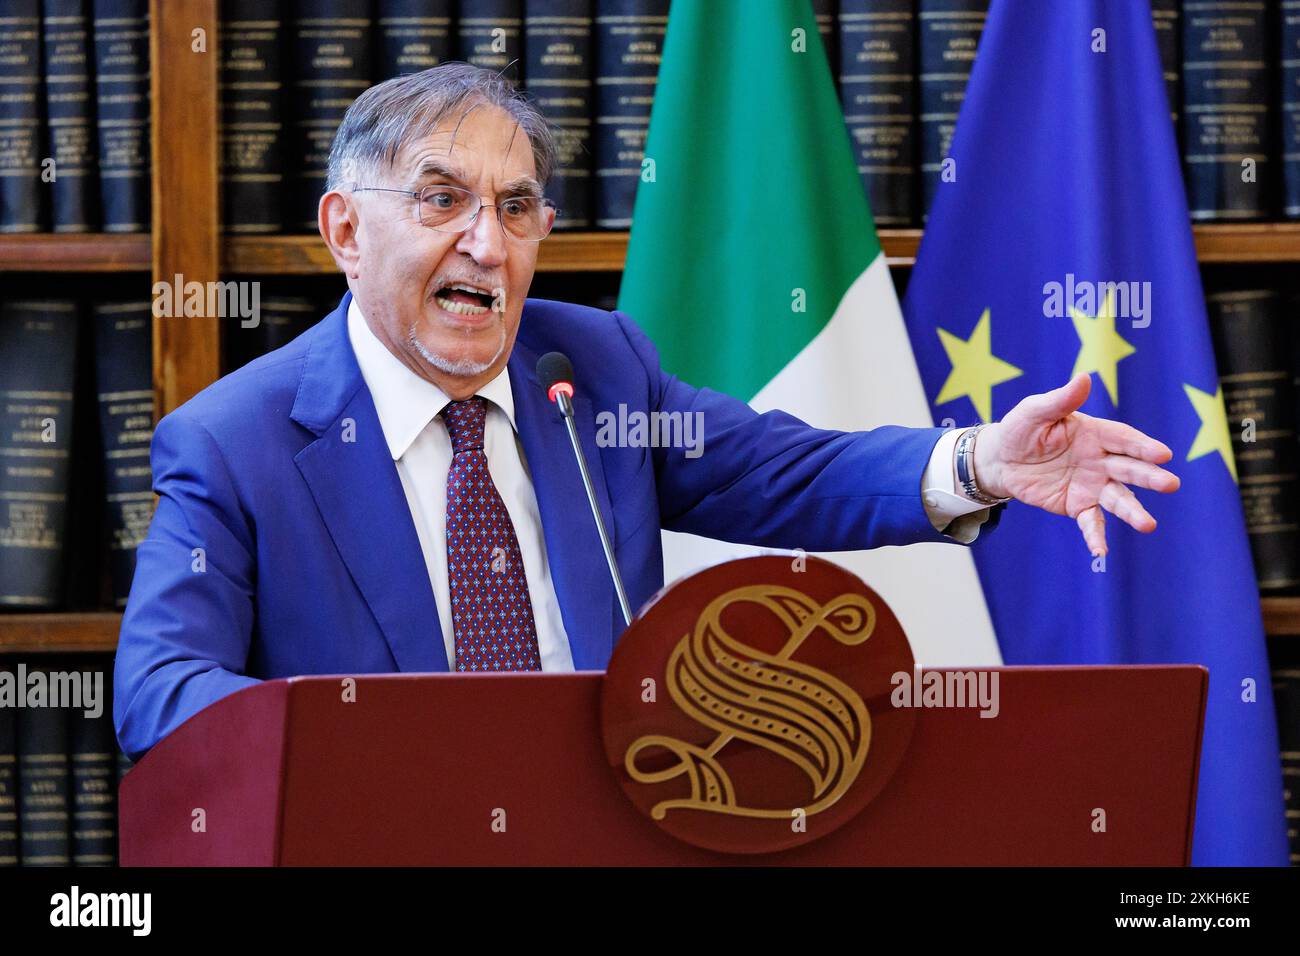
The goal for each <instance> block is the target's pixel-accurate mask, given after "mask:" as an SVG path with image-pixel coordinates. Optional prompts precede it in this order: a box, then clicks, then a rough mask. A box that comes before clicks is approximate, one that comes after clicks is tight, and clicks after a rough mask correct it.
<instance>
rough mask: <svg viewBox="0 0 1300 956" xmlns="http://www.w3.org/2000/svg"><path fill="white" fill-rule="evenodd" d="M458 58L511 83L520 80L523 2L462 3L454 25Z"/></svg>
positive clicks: (521, 74)
mask: <svg viewBox="0 0 1300 956" xmlns="http://www.w3.org/2000/svg"><path fill="white" fill-rule="evenodd" d="M456 46H457V49H458V50H459V51H460V58H461V59H462V60H464V61H465V62H466V63H473V64H474V65H475V66H481V67H483V68H484V69H488V70H492V71H493V72H494V73H501V74H503V75H504V76H505V77H506V78H507V79H509V80H510V81H511V82H512V83H519V82H520V80H522V79H524V76H523V70H522V69H520V61H521V60H522V59H523V56H524V14H523V0H475V2H474V3H462V4H461V7H460V19H459V20H458V21H457V23H456Z"/></svg>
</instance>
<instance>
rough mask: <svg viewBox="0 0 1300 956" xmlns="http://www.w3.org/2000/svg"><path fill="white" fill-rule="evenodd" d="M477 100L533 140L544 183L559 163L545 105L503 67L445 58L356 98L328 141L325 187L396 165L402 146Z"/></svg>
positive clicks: (342, 184)
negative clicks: (543, 111) (505, 73)
mask: <svg viewBox="0 0 1300 956" xmlns="http://www.w3.org/2000/svg"><path fill="white" fill-rule="evenodd" d="M476 105H486V106H495V107H497V108H498V109H501V110H504V111H505V112H506V113H508V114H510V116H512V117H513V118H514V120H515V122H517V123H518V124H519V128H520V129H521V130H522V131H523V132H524V134H525V135H526V136H527V137H528V141H529V143H531V144H532V147H533V162H534V163H535V164H536V166H537V179H538V181H539V182H541V183H542V185H545V184H546V182H547V180H549V179H550V178H551V172H552V171H553V170H554V168H555V137H554V134H553V133H552V132H551V128H550V126H549V125H547V122H546V118H545V117H544V116H542V114H541V111H540V110H538V109H537V107H536V106H534V105H533V103H532V101H531V100H530V99H528V98H527V97H526V96H525V95H524V94H522V93H520V92H519V91H518V90H516V89H515V87H514V84H513V83H511V82H510V80H508V79H506V78H505V77H503V76H502V75H501V74H500V73H495V72H493V71H492V70H485V69H483V68H482V67H477V66H474V65H473V64H470V63H441V64H439V65H438V66H434V67H430V68H429V69H427V70H421V71H420V72H419V73H408V74H406V75H405V76H397V77H394V78H393V79H391V80H385V81H384V82H382V83H379V84H376V85H375V86H372V87H370V89H368V90H366V91H365V92H364V93H362V94H361V95H360V96H358V97H357V98H356V100H355V101H354V102H353V103H352V105H351V106H349V107H348V110H347V112H346V113H345V114H344V115H343V122H342V123H340V124H339V129H338V132H337V133H336V134H335V136H334V144H333V145H332V146H331V147H330V158H329V172H328V176H327V178H326V183H325V189H326V191H327V192H328V191H329V190H333V189H342V188H345V187H347V186H349V185H351V184H353V183H356V182H357V181H358V180H359V178H360V177H361V175H362V174H363V173H378V172H380V171H384V170H389V169H392V166H393V163H394V162H395V161H396V159H397V154H398V153H399V152H400V151H401V149H402V147H404V146H406V145H407V144H408V143H410V142H412V141H414V140H416V139H419V138H421V137H424V136H428V135H429V134H430V133H432V132H433V131H434V130H435V129H437V127H438V124H439V123H440V122H441V121H442V120H443V119H445V118H446V117H447V116H449V115H451V114H452V113H454V112H456V111H458V110H461V109H462V108H466V107H472V106H476Z"/></svg>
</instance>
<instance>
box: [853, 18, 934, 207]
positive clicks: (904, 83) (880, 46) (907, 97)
mask: <svg viewBox="0 0 1300 956" xmlns="http://www.w3.org/2000/svg"><path fill="white" fill-rule="evenodd" d="M839 20H840V64H841V73H840V96H841V98H842V102H843V104H844V120H845V122H846V123H847V124H848V128H849V138H850V140H851V141H852V143H853V153H854V157H855V158H856V160H857V164H858V174H859V175H861V176H862V185H863V188H865V189H866V191H867V197H868V199H869V200H870V202H871V214H872V218H873V219H874V220H875V222H876V225H879V226H907V225H911V223H912V221H913V218H914V213H913V210H914V209H915V208H916V147H915V143H914V135H915V134H914V131H913V120H914V114H915V112H916V93H915V90H916V61H915V57H914V55H913V50H914V49H915V48H916V18H915V16H914V14H913V10H912V0H843V2H842V3H841V4H840V16H839Z"/></svg>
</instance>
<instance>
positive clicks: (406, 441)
mask: <svg viewBox="0 0 1300 956" xmlns="http://www.w3.org/2000/svg"><path fill="white" fill-rule="evenodd" d="M348 338H349V339H350V340H351V342H352V351H353V352H355V353H356V356H357V364H358V365H359V366H360V367H361V377H362V378H363V379H364V380H365V383H366V387H367V388H369V389H370V395H371V397H372V398H373V399H374V401H375V411H376V412H377V413H378V414H379V427H380V428H382V429H383V430H384V440H385V441H386V442H387V443H388V451H389V452H390V453H391V454H392V456H393V461H398V460H399V459H401V457H402V456H403V455H405V454H406V452H407V450H408V449H409V448H410V447H411V445H412V444H413V443H414V442H415V440H416V439H417V438H419V437H420V433H421V432H423V431H424V429H425V428H427V427H428V425H429V422H431V421H433V420H434V418H436V417H437V415H438V413H439V412H441V411H442V410H443V409H444V408H445V407H446V406H447V405H448V404H449V403H450V402H451V399H450V398H448V397H447V393H446V392H444V391H443V390H442V389H440V388H439V387H438V386H437V385H434V384H433V383H432V382H430V381H428V380H427V379H423V378H421V377H420V376H418V375H416V374H415V373H414V372H412V371H411V370H410V369H409V368H407V367H406V366H405V365H403V364H402V362H401V361H400V360H399V359H398V358H397V356H395V355H393V353H392V352H390V351H388V347H387V346H385V345H384V343H383V342H381V341H379V339H378V338H377V337H376V336H375V333H374V332H372V331H370V326H369V325H368V324H367V322H366V319H365V316H363V315H362V314H361V309H360V307H359V306H358V305H357V300H356V297H355V296H354V297H353V298H352V301H351V303H350V304H349V305H348ZM477 394H479V395H481V396H483V397H484V398H486V399H487V400H488V401H489V402H491V403H492V404H493V405H495V406H497V408H499V409H501V410H502V411H503V412H505V413H506V418H507V420H508V421H509V422H510V427H511V428H512V429H513V428H514V427H515V399H514V393H513V392H512V391H511V390H510V376H509V375H508V374H507V370H506V369H505V368H504V367H503V368H502V369H501V371H500V373H499V374H498V375H497V377H496V378H494V379H492V381H490V382H488V383H487V384H486V385H484V386H483V387H482V388H480V389H479V390H478V393H477Z"/></svg>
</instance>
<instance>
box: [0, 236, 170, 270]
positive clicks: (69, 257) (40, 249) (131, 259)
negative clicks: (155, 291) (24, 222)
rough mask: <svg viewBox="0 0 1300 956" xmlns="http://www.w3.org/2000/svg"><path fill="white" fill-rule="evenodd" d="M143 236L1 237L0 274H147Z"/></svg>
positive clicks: (147, 245) (146, 245)
mask: <svg viewBox="0 0 1300 956" xmlns="http://www.w3.org/2000/svg"><path fill="white" fill-rule="evenodd" d="M148 271H149V236H148V235H147V234H145V233H133V234H131V233H89V232H86V233H63V234H60V233H37V234H32V235H22V234H18V235H0V272H148Z"/></svg>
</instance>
